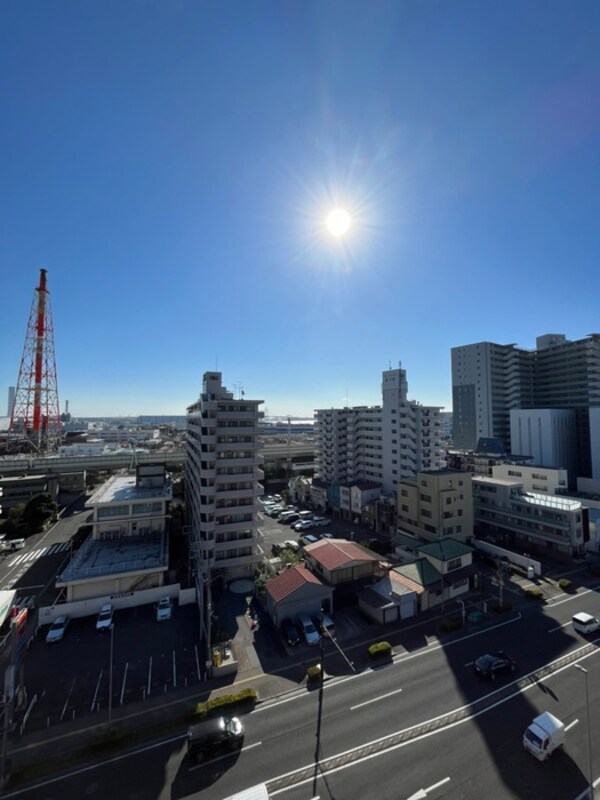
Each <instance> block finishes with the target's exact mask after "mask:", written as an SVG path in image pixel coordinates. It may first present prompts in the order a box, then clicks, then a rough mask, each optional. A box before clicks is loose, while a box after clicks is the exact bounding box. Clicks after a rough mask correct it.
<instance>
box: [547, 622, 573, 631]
mask: <svg viewBox="0 0 600 800" xmlns="http://www.w3.org/2000/svg"><path fill="white" fill-rule="evenodd" d="M570 624H571V620H569V621H568V622H563V624H562V625H557V626H556V627H555V628H550V630H549V631H547V632H548V633H554V631H560V630H562V629H563V628H566V627H567V625H570Z"/></svg>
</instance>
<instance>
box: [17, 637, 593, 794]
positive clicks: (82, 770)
mask: <svg viewBox="0 0 600 800" xmlns="http://www.w3.org/2000/svg"><path fill="white" fill-rule="evenodd" d="M579 649H583V648H579ZM599 652H600V651H599V650H593V651H591V652H590V653H587V654H586V655H582V656H581V657H580V658H579V659H578V660H579V661H583V660H585V659H587V658H590V657H591V656H593V655H598V653H599ZM557 660H560V659H557ZM549 663H553V662H549ZM572 666H573V664H572V663H569V664H565V665H564V666H562V667H559V668H558V669H557V670H556V671H555V672H552V673H551V674H549V675H547V676H544V677H542V678H540V679H539V682H540V683H543V682H544V681H545V680H547V679H548V678H550V677H551V676H553V675H557V674H559V673H561V672H563V671H564V670H566V669H571V668H572ZM533 674H534V673H533V672H532V673H528V675H533ZM528 675H524V676H523V677H522V678H520V679H519V680H523V678H527V677H528ZM514 683H515V684H517V683H519V681H515V682H514ZM537 685H538V682H532V683H531V684H529V685H527V686H524V687H523V688H519V689H517V690H516V691H515V692H513V693H512V694H510V695H508V696H507V697H503V698H501V699H500V700H498V701H497V702H496V703H493V704H492V705H491V706H487V707H486V708H483V709H482V710H481V711H477V712H475V713H474V714H471V715H469V716H467V717H463V718H462V719H459V720H456V721H455V722H449V723H448V724H447V725H444V726H443V727H440V728H436V729H435V730H431V731H427V732H426V733H423V734H420V735H419V736H415V737H414V738H413V739H407V740H406V741H404V742H399V743H398V744H396V745H392V746H390V747H387V748H384V749H382V750H378V751H376V752H374V753H370V754H368V755H366V756H363V757H361V758H358V759H356V760H355V761H352V762H349V763H347V764H343V765H341V766H339V767H337V768H332V769H330V770H328V769H327V768H326V766H325V764H326V762H328V761H332V760H335V759H336V758H339V757H340V756H343V755H346V754H348V753H352V752H353V751H356V750H360V749H361V748H364V747H365V746H366V745H368V744H376V743H378V742H383V741H385V740H386V739H389V738H391V737H393V736H397V735H398V734H400V733H403V732H405V731H410V730H412V729H414V728H419V727H421V726H423V725H427V724H430V723H431V722H435V721H437V720H439V719H443V718H444V717H450V716H452V714H454V713H456V712H457V711H461V710H463V709H465V708H469V706H470V705H472V704H466V705H464V706H461V707H460V708H458V709H454V710H452V711H449V712H447V713H445V714H441V715H439V716H438V717H434V718H433V719H431V720H425V721H424V722H419V723H417V724H416V725H412V726H410V727H409V728H404V729H402V730H400V731H396V732H395V733H392V734H388V735H387V736H383V737H381V738H380V739H376V740H374V741H372V742H365V743H363V744H361V745H357V746H356V747H354V748H351V749H350V750H346V751H343V752H342V753H338V754H336V755H334V756H330V757H328V758H327V759H325V760H324V761H321V762H320V768H321V773H320V774H321V776H322V777H325V776H327V775H331V774H333V773H334V772H339V771H341V770H344V769H348V768H349V767H352V766H355V765H357V764H360V763H362V762H363V761H367V760H370V759H371V758H378V757H379V756H381V755H384V754H387V753H391V752H393V751H394V750H399V749H400V748H401V747H406V746H407V745H409V744H412V743H413V742H418V741H421V740H422V739H426V738H428V737H430V736H435V735H437V734H438V733H443V732H445V731H448V730H449V729H450V728H455V727H456V726H457V725H462V724H463V723H465V722H469V721H470V720H472V719H475V718H476V717H479V716H481V715H482V714H487V713H488V712H489V711H492V710H493V709H495V708H497V707H498V706H501V705H503V704H504V703H507V702H508V701H509V700H512V699H513V698H515V697H517V696H518V695H519V694H524V693H525V692H529V691H531V690H532V689H533V688H535V687H536V686H537ZM504 688H506V687H502V689H497V690H496V691H495V692H490V693H489V694H488V695H485V697H491V696H492V695H493V694H497V693H498V692H500V691H502V690H503V689H504ZM302 696H303V697H305V696H306V694H305V693H303V695H302ZM481 699H483V698H479V700H481ZM179 702H180V701H173V702H172V703H169V704H167V705H178V704H179ZM134 716H137V715H135V714H131V715H129V717H134ZM124 718H125V719H126V718H128V717H124ZM186 737H187V734H180V735H179V736H174V737H170V738H168V739H163V740H161V741H160V742H153V743H152V744H150V745H146V746H144V747H140V748H138V749H136V750H130V751H129V752H127V753H123V754H122V755H119V756H114V757H113V758H110V759H107V760H106V761H102V762H96V763H95V764H90V765H87V766H85V767H81V768H79V769H76V770H73V771H72V772H68V773H65V774H63V775H58V776H55V777H53V778H49V779H47V780H45V781H42V782H40V783H37V784H34V785H30V786H28V787H27V788H25V789H20V790H18V791H16V792H11V793H9V794H5V795H4V797H18V796H21V795H24V794H26V793H28V792H31V791H33V790H35V789H39V788H42V787H44V786H48V785H50V784H52V783H57V782H58V781H61V780H67V779H69V778H72V777H74V776H76V775H81V774H83V773H85V772H90V771H91V770H93V769H99V768H102V767H104V766H106V765H108V764H113V763H115V762H117V761H122V760H123V759H124V758H130V757H132V756H136V755H138V754H139V753H144V752H147V751H149V750H153V749H155V748H157V747H163V746H165V745H168V744H172V743H174V742H178V741H181V740H183V739H185V738H186ZM258 744H262V742H258V743H257V744H256V745H248V747H246V748H243V749H244V750H246V749H249V748H250V747H254V746H258ZM313 768H314V763H312V762H311V763H310V764H308V765H306V766H304V767H300V768H299V769H295V770H292V771H291V772H288V773H284V774H283V775H279V776H277V777H275V778H271V779H269V780H267V781H265V783H272V782H273V781H277V780H281V779H283V778H287V777H289V776H291V775H293V774H294V773H298V772H302V771H304V770H306V769H311V770H312V769H313ZM313 779H314V778H313V777H310V778H307V779H305V780H302V781H298V782H297V783H295V784H293V785H290V786H286V787H283V788H282V789H277V790H274V791H272V792H271V793H270V794H271V795H272V796H273V797H275V795H278V794H282V793H283V792H287V791H290V790H291V789H295V788H297V787H298V786H302V785H304V784H306V783H312V781H313ZM583 796H585V795H583ZM583 796H582V797H583ZM576 800H582V798H581V797H580V798H577V799H576Z"/></svg>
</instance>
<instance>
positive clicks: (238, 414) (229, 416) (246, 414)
mask: <svg viewBox="0 0 600 800" xmlns="http://www.w3.org/2000/svg"><path fill="white" fill-rule="evenodd" d="M261 416H262V412H260V411H254V410H248V411H228V410H227V409H225V408H223V406H220V407H219V414H218V420H219V422H220V421H225V420H228V421H229V420H231V421H234V420H250V421H256V422H258V420H259V419H261Z"/></svg>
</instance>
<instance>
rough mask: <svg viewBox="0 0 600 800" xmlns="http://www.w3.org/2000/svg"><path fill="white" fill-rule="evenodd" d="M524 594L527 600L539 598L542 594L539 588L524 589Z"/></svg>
mask: <svg viewBox="0 0 600 800" xmlns="http://www.w3.org/2000/svg"><path fill="white" fill-rule="evenodd" d="M524 594H525V597H526V598H527V599H528V600H541V599H542V597H543V596H544V593H543V592H542V590H541V589H525V592H524Z"/></svg>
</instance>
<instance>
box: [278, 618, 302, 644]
mask: <svg viewBox="0 0 600 800" xmlns="http://www.w3.org/2000/svg"><path fill="white" fill-rule="evenodd" d="M281 633H282V634H283V638H284V639H285V641H286V642H287V644H289V645H291V646H292V647H295V646H296V645H297V644H300V634H299V633H298V629H297V628H296V626H295V625H294V623H293V622H292V620H291V619H284V620H283V622H282V623H281Z"/></svg>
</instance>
